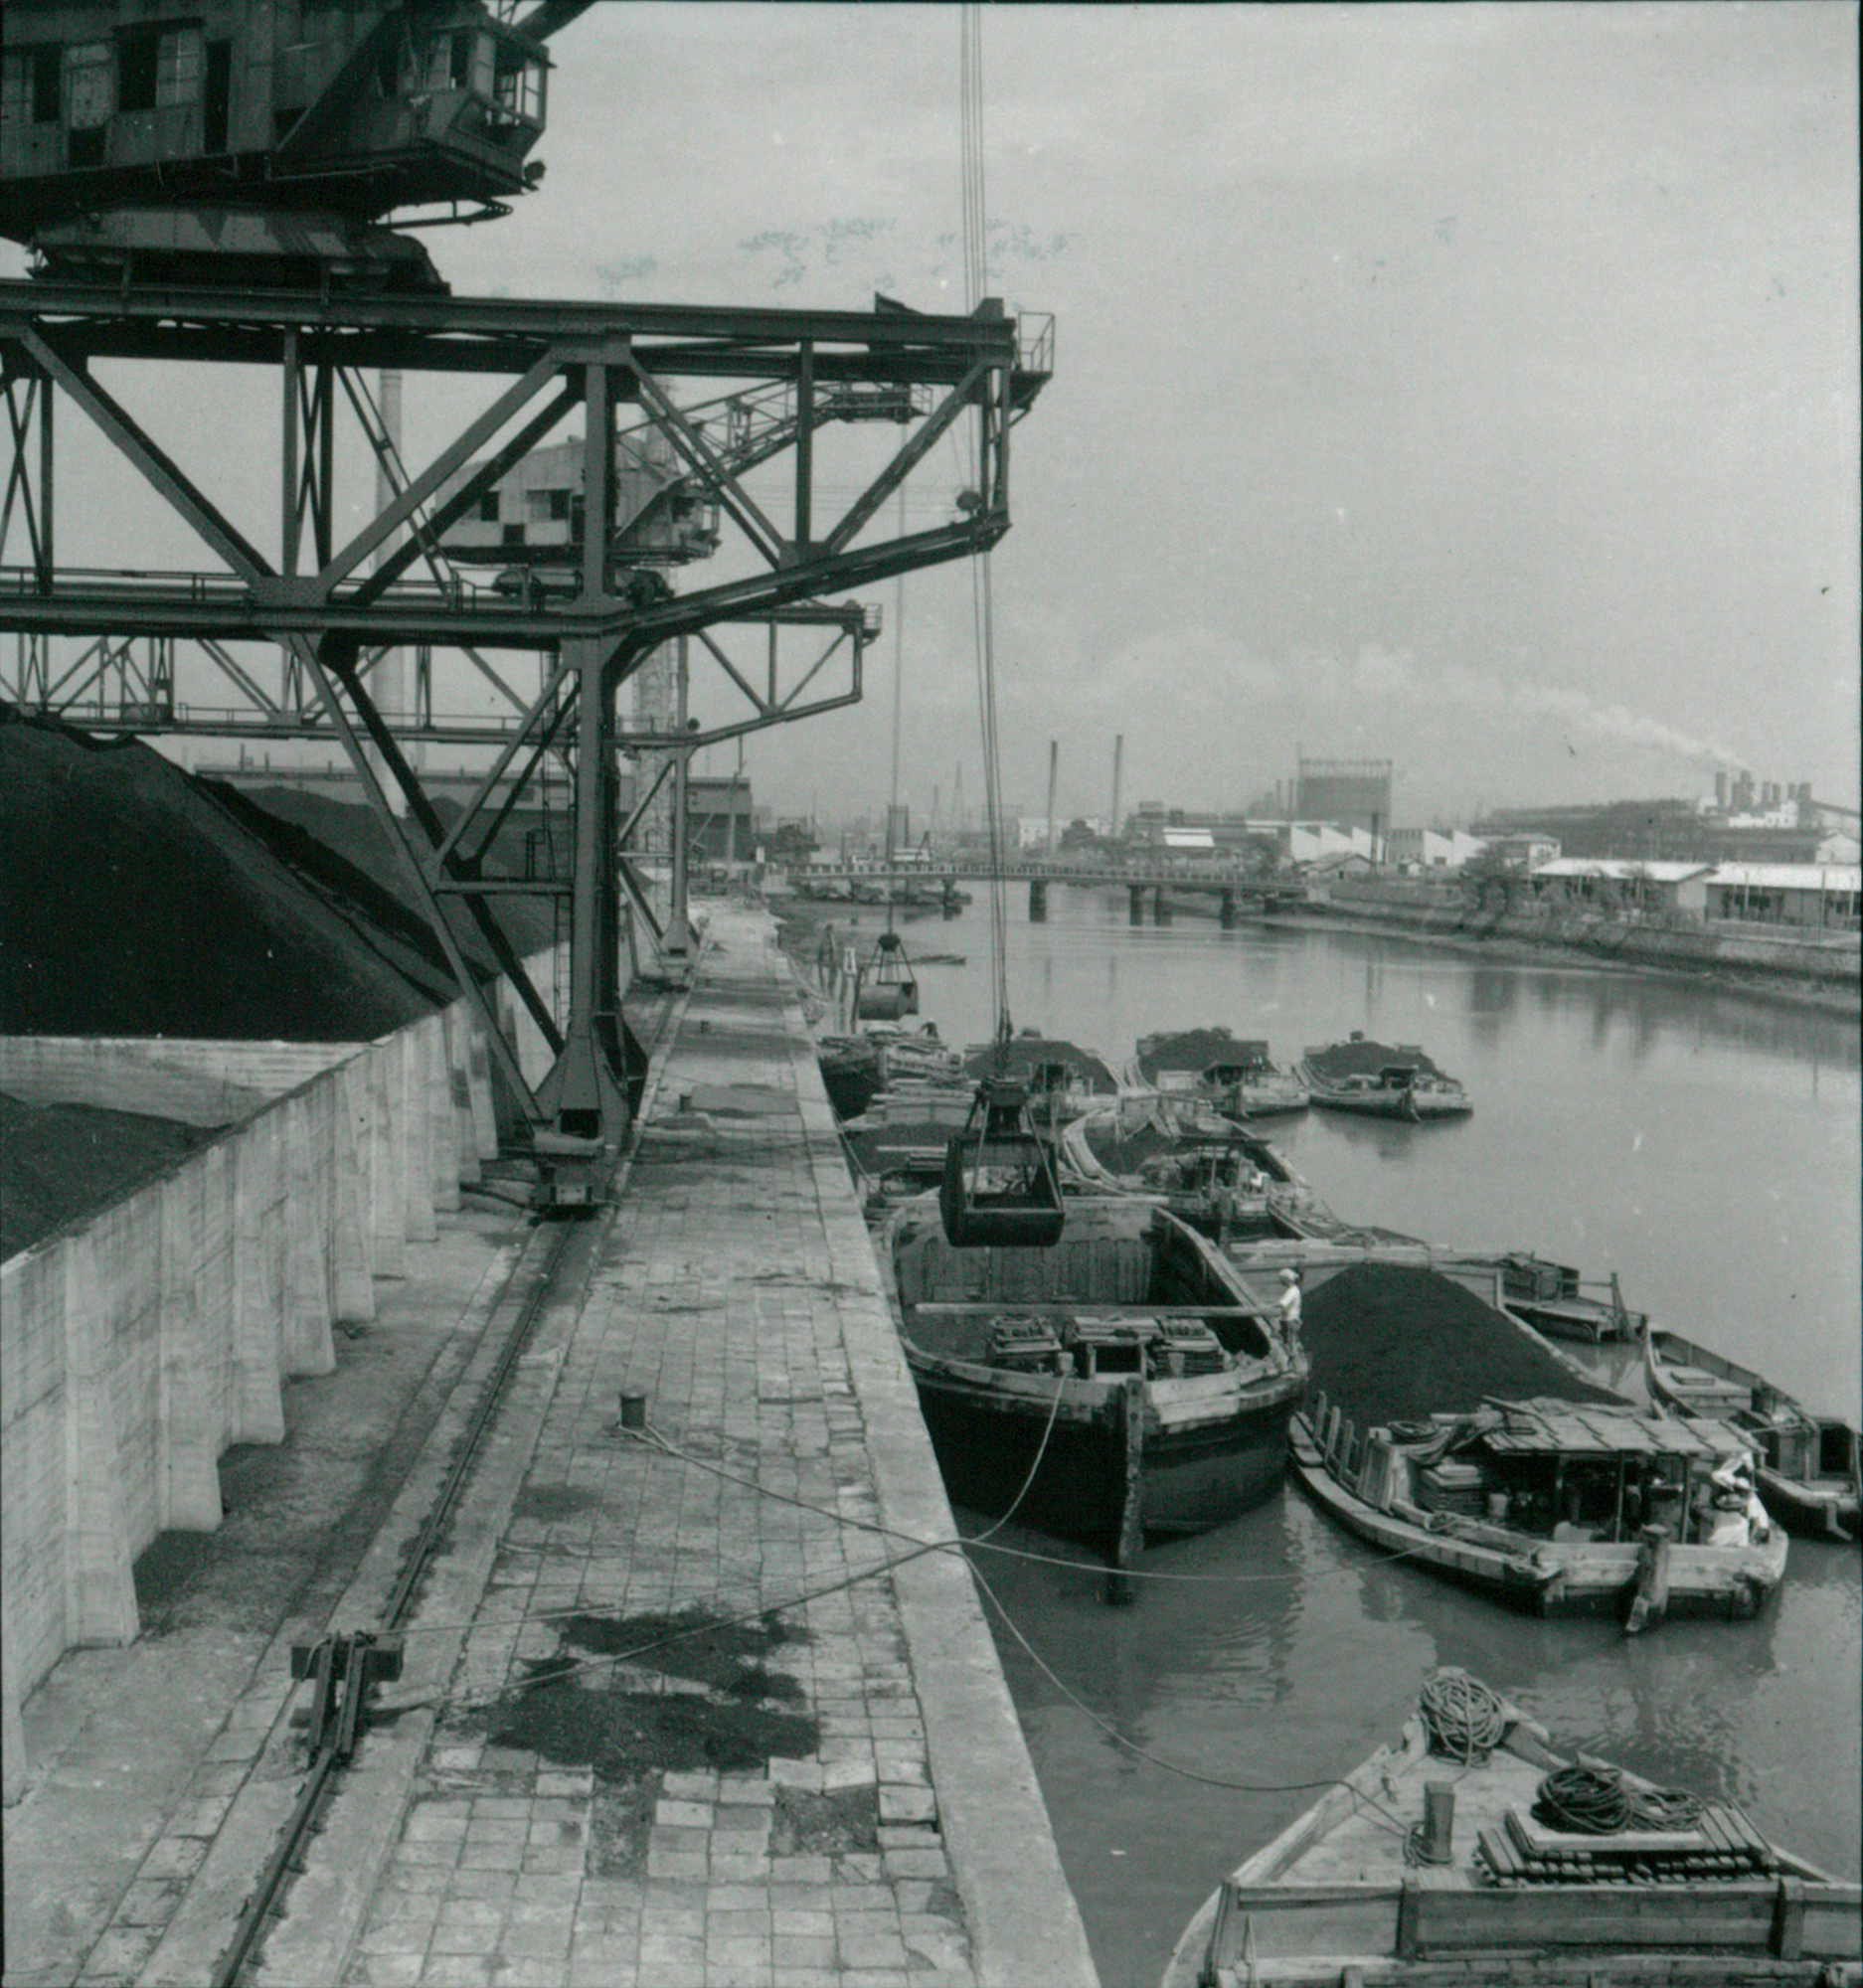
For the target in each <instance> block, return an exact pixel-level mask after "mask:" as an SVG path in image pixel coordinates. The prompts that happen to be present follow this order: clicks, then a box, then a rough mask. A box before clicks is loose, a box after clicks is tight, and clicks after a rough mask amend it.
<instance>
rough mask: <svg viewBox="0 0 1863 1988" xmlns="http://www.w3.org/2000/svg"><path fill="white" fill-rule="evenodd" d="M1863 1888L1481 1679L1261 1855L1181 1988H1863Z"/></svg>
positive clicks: (1445, 1686) (1233, 1889) (1447, 1679)
mask: <svg viewBox="0 0 1863 1988" xmlns="http://www.w3.org/2000/svg"><path fill="white" fill-rule="evenodd" d="M1860 1906H1863V1888H1859V1887H1858V1886H1856V1885H1851V1884H1845V1883H1842V1882H1840V1881H1839V1880H1837V1879H1835V1878H1833V1877H1831V1876H1830V1875H1829V1873H1827V1872H1824V1871H1820V1870H1819V1869H1818V1868H1817V1867H1816V1866H1815V1865H1812V1864H1808V1863H1805V1862H1804V1861H1803V1860H1802V1859H1800V1858H1797V1857H1794V1856H1792V1855H1791V1854H1790V1853H1789V1852H1788V1851H1785V1850H1782V1849H1780V1848H1779V1847H1778V1845H1777V1844H1775V1843H1773V1842H1771V1841H1770V1840H1769V1839H1768V1838H1766V1837H1765V1836H1763V1835H1762V1834H1761V1832H1760V1831H1759V1830H1758V1829H1757V1828H1756V1827H1755V1826H1754V1824H1753V1822H1752V1821H1751V1820H1750V1819H1749V1818H1748V1816H1747V1815H1746V1814H1745V1813H1744V1812H1743V1811H1742V1810H1741V1809H1739V1808H1737V1807H1736V1806H1735V1805H1734V1804H1733V1803H1731V1802H1710V1801H1704V1800H1701V1799H1699V1798H1698V1797H1696V1796H1694V1795H1692V1794H1690V1793H1688V1792H1687V1791H1685V1790H1682V1789H1675V1788H1661V1787H1656V1786H1653V1785H1651V1783H1649V1782H1648V1781H1645V1780H1642V1779H1640V1778H1639V1777H1637V1776H1636V1775H1634V1774H1630V1773H1628V1772H1626V1771H1624V1770H1623V1769H1621V1768H1617V1767H1613V1766H1610V1765H1609V1763H1607V1762H1605V1761H1602V1760H1597V1759H1594V1758H1592V1757H1591V1756H1589V1755H1587V1754H1584V1753H1577V1752H1575V1753H1574V1754H1573V1755H1571V1756H1567V1755H1565V1754H1563V1753H1561V1752H1559V1751H1556V1750H1555V1749H1554V1747H1553V1746H1552V1744H1551V1741H1550V1736H1549V1735H1548V1734H1547V1732H1546V1730H1545V1728H1544V1727H1541V1726H1539V1725H1536V1724H1535V1723H1534V1722H1533V1721H1531V1720H1529V1719H1528V1718H1527V1717H1526V1716H1525V1715H1524V1714H1523V1713H1522V1712H1521V1711H1520V1709H1519V1708H1518V1707H1516V1706H1514V1705H1512V1704H1510V1703H1509V1702H1508V1701H1507V1700H1506V1699H1504V1698H1502V1697H1501V1696H1500V1695H1499V1694H1498V1693H1496V1692H1494V1691H1491V1690H1490V1689H1489V1688H1488V1687H1487V1686H1486V1685H1484V1684H1482V1683H1481V1681H1480V1680H1479V1679H1478V1678H1473V1677H1470V1676H1469V1675H1468V1673H1467V1672H1465V1671H1460V1670H1456V1669H1453V1668H1444V1669H1442V1670H1440V1671H1438V1672H1437V1673H1435V1674H1434V1675H1433V1676H1432V1677H1431V1678H1429V1679H1428V1680H1426V1682H1425V1684H1424V1687H1423V1691H1422V1693H1421V1694H1420V1699H1419V1706H1418V1710H1417V1712H1416V1713H1415V1714H1413V1715H1412V1717H1411V1718H1410V1719H1409V1720H1407V1721H1406V1722H1405V1726H1404V1730H1403V1732H1402V1734H1401V1735H1400V1737H1399V1738H1398V1739H1397V1740H1394V1741H1391V1742H1389V1743H1387V1744H1385V1745H1383V1746H1380V1747H1379V1748H1378V1749H1377V1750H1376V1751H1375V1752H1374V1753H1373V1754H1372V1755H1371V1756H1370V1757H1369V1758H1368V1759H1366V1760H1365V1761H1363V1762H1362V1763H1361V1764H1360V1765H1359V1766H1357V1767H1356V1768H1354V1769H1353V1770H1352V1771H1351V1773H1349V1774H1348V1775H1347V1776H1346V1778H1345V1779H1344V1780H1342V1781H1335V1782H1333V1783H1332V1784H1331V1785H1330V1786H1328V1788H1327V1790H1326V1792H1325V1793H1324V1794H1323V1795H1322V1796H1321V1797H1320V1798H1319V1800H1318V1801H1316V1802H1315V1803H1314V1804H1313V1805H1312V1807H1311V1808H1309V1809H1307V1810H1306V1812H1305V1813H1304V1814H1303V1815H1301V1816H1299V1817H1297V1818H1296V1819H1295V1820H1294V1821H1293V1822H1291V1823H1290V1824H1289V1825H1288V1826H1287V1827H1286V1828H1285V1829H1283V1830H1282V1831H1281V1833H1280V1834H1279V1835H1278V1836H1277V1837H1275V1838H1274V1840H1273V1841H1272V1842H1271V1843H1270V1844H1268V1845H1267V1846H1266V1847H1265V1848H1263V1849H1261V1850H1259V1851H1257V1852H1256V1854H1255V1855H1254V1856H1253V1857H1251V1858H1249V1860H1248V1861H1247V1862H1246V1863H1244V1864H1243V1865H1241V1866H1240V1867H1239V1868H1238V1869H1237V1870H1235V1871H1234V1872H1232V1873H1231V1874H1230V1876H1228V1877H1227V1878H1225V1879H1224V1880H1223V1882H1222V1884H1221V1885H1220V1886H1218V1888H1217V1889H1216V1891H1215V1892H1214V1893H1213V1894H1212V1895H1211V1896H1210V1898H1209V1899H1208V1900H1206V1901H1205V1903H1204V1904H1203V1905H1202V1906H1201V1907H1200V1908H1199V1910H1198V1911H1197V1912H1196V1914H1195V1915H1194V1916H1193V1917H1192V1919H1191V1921H1190V1924H1189V1925H1188V1926H1187V1927H1186V1928H1185V1929H1184V1932H1183V1935H1182V1937H1181V1938H1180V1939H1179V1940H1178V1942H1177V1946H1176V1948H1175V1950H1174V1951H1173V1952H1172V1955H1171V1958H1170V1962H1169V1964H1168V1965H1167V1966H1166V1968H1165V1970H1164V1978H1163V1983H1162V1988H1318V1984H1320V1983H1328V1984H1331V1983H1337V1982H1362V1983H1367V1984H1369V1983H1374V1982H1378V1983H1389V1984H1402V1983H1410V1984H1415V1985H1416V1988H1425V1984H1430V1988H1446V1984H1449V1983H1455V1984H1459V1988H1481V1984H1494V1988H1500V1984H1509V1983H1519V1984H1525V1983H1529V1982H1530V1983H1532V1984H1534V1988H1591V1984H1593V1983H1597V1982H1604V1981H1612V1982H1642V1983H1646V1984H1654V1983H1657V1982H1664V1983H1673V1982H1695V1983H1706V1982H1717V1983H1728V1984H1731V1983H1736V1982H1739V1983H1749V1982H1752V1983H1757V1982H1762V1981H1764V1982H1768V1983H1776V1984H1779V1988H1785V1985H1786V1984H1793V1983H1796V1984H1801V1988H1814V1984H1818V1988H1821V1984H1825V1983H1830V1982H1837V1981H1843V1982H1854V1981H1855V1980H1856V1979H1857V1960H1858V1956H1859V1952H1860V1951H1863V1948H1860V1946H1859V1938H1858V1934H1859V1927H1863V1911H1860V1910H1859V1907H1860Z"/></svg>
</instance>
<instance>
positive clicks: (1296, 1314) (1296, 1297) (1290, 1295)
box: [1276, 1270, 1300, 1346]
mask: <svg viewBox="0 0 1863 1988" xmlns="http://www.w3.org/2000/svg"><path fill="white" fill-rule="evenodd" d="M1276 1309H1277V1310H1278V1311H1279V1313H1280V1325H1281V1330H1282V1331H1283V1332H1284V1333H1285V1334H1286V1335H1287V1343H1288V1344H1289V1345H1290V1346H1291V1345H1292V1344H1293V1343H1294V1342H1295V1341H1297V1340H1298V1339H1299V1337H1300V1273H1299V1271H1298V1270H1283V1271H1281V1273H1280V1299H1279V1302H1278V1305H1277V1307H1276Z"/></svg>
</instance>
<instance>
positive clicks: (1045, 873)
mask: <svg viewBox="0 0 1863 1988" xmlns="http://www.w3.org/2000/svg"><path fill="white" fill-rule="evenodd" d="M789 878H790V883H791V885H792V887H793V888H794V889H795V890H797V891H798V892H800V893H803V894H806V893H807V892H809V891H811V890H817V889H819V888H820V887H822V886H824V885H832V886H843V885H845V886H846V887H847V888H848V889H849V890H850V891H873V892H876V893H879V894H881V896H882V898H883V899H884V898H885V897H887V896H890V895H892V894H893V893H895V892H897V891H900V890H902V889H907V888H917V889H919V890H936V891H938V892H939V893H940V894H941V895H942V897H943V899H944V901H945V904H946V906H947V907H954V905H955V903H956V892H957V889H958V887H959V885H960V884H966V883H973V882H975V883H989V882H991V881H994V880H1001V881H1002V882H1004V883H1023V882H1026V883H1027V885H1028V889H1029V918H1030V921H1031V922H1032V923H1035V924H1040V923H1041V922H1042V921H1043V920H1044V919H1046V917H1047V916H1048V893H1049V890H1050V889H1051V888H1052V887H1053V886H1055V885H1057V884H1060V885H1071V886H1074V887H1075V888H1077V889H1084V890H1095V891H1108V890H1116V889H1118V888H1120V887H1123V888H1124V890H1125V892H1126V893H1127V899H1128V902H1129V904H1130V907H1131V921H1132V923H1133V924H1135V925H1138V924H1143V923H1144V921H1145V907H1146V901H1147V899H1149V901H1150V906H1151V915H1152V920H1153V922H1154V923H1157V924H1168V923H1169V922H1170V919H1171V911H1172V901H1173V899H1174V898H1175V897H1177V896H1179V895H1181V894H1185V893H1196V894H1200V895H1207V896H1210V897H1213V898H1214V899H1215V900H1216V902H1217V916H1218V918H1219V920H1220V921H1221V922H1222V923H1223V924H1225V925H1233V924H1235V923H1236V922H1237V921H1238V919H1240V918H1241V916H1242V915H1243V913H1244V911H1254V912H1258V913H1259V912H1262V911H1278V910H1284V909H1287V908H1290V907H1292V906H1295V905H1302V904H1304V903H1305V902H1306V898H1307V892H1306V887H1305V885H1304V884H1303V883H1301V882H1299V881H1298V880H1295V879H1289V878H1286V877H1280V876H1271V875H1264V874H1263V872H1261V871H1260V870H1250V869H1245V868H1243V867H1242V866H1240V865H1220V866H1219V865H1199V866H1197V867H1195V868H1190V867H1186V866H1185V865H1183V864H1181V863H1168V862H1162V861H1158V862H1146V861H1143V860H1140V861H1137V862H1130V863H1117V864H1107V863H1069V862H1066V861H1056V860H1055V859H1054V858H1052V857H1041V858H1035V859H1016V858H1011V859H1008V860H1006V861H1003V862H1000V863H990V862H988V861H984V860H978V859H975V858H970V857H930V858H925V859H920V858H916V857H915V858H914V859H913V860H911V861H900V860H897V859H896V860H894V861H893V862H890V863H889V862H887V861H885V860H884V859H880V860H853V861H849V862H844V863H831V864H818V863H817V864H810V865H808V866H807V868H805V869H799V870H792V871H790V873H789Z"/></svg>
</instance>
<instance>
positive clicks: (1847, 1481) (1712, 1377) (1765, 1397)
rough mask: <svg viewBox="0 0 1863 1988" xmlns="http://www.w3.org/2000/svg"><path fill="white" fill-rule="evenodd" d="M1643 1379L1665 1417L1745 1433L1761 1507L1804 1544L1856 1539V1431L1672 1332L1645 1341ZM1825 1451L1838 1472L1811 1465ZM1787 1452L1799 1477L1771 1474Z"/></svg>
mask: <svg viewBox="0 0 1863 1988" xmlns="http://www.w3.org/2000/svg"><path fill="white" fill-rule="evenodd" d="M1643 1374H1644V1380H1645V1382H1646V1384H1647V1386H1648V1389H1649V1394H1650V1399H1651V1400H1652V1401H1656V1402H1659V1403H1661V1405H1662V1406H1663V1407H1664V1408H1668V1409H1669V1410H1670V1411H1671V1412H1673V1413H1675V1414H1679V1415H1701V1414H1710V1415H1720V1416H1725V1417H1726V1418H1728V1419H1729V1420H1730V1421H1732V1422H1733V1423H1734V1424H1735V1425H1736V1426H1737V1427H1741V1428H1743V1429H1745V1430H1746V1431H1748V1432H1749V1434H1750V1436H1751V1439H1752V1440H1753V1442H1754V1445H1755V1447H1756V1449H1757V1451H1758V1456H1757V1459H1756V1462H1755V1466H1754V1477H1755V1479H1756V1480H1757V1482H1758V1484H1759V1488H1760V1497H1761V1502H1762V1503H1763V1504H1764V1505H1765V1506H1766V1508H1767V1510H1768V1511H1769V1512H1770V1513H1771V1514H1772V1515H1773V1517H1774V1518H1776V1519H1777V1520H1778V1522H1779V1524H1780V1525H1781V1526H1783V1527H1785V1528H1786V1529H1787V1530H1788V1531H1790V1532H1793V1533H1796V1534H1798V1535H1799V1536H1800V1537H1801V1538H1804V1539H1821V1540H1863V1457H1860V1455H1859V1444H1858V1437H1857V1432H1856V1430H1855V1429H1853V1428H1851V1427H1850V1426H1849V1425H1848V1424H1846V1423H1844V1422H1841V1421H1838V1420H1837V1419H1836V1418H1835V1417H1834V1416H1829V1415H1816V1414H1813V1413H1812V1412H1811V1411H1810V1410H1809V1409H1808V1408H1803V1407H1802V1406H1801V1405H1800V1404H1798V1403H1797V1402H1794V1401H1792V1400H1791V1399H1790V1397H1788V1396H1785V1395H1781V1394H1780V1393H1779V1392H1778V1390H1777V1389H1776V1388H1774V1387H1773V1386H1772V1385H1771V1384H1770V1383H1769V1382H1767V1381H1766V1380H1764V1379H1763V1378H1762V1377H1761V1376H1760V1375H1758V1374H1756V1373H1754V1372H1753V1370H1752V1369H1751V1368H1747V1367H1742V1366H1739V1365H1737V1364H1736V1363H1735V1362H1734V1361H1732V1360H1729V1359H1726V1358H1725V1357H1723V1356H1722V1355H1721V1354H1718V1353H1712V1352H1710V1351H1709V1350H1708V1349H1707V1348H1706V1347H1703V1346H1697V1345H1696V1344H1695V1343H1694V1342H1693V1341H1692V1340H1688V1339H1684V1338H1682V1337H1681V1335H1680V1334H1679V1333H1673V1332H1661V1331H1657V1332H1651V1333H1649V1334H1648V1335H1647V1336H1646V1338H1645V1339H1644V1342H1643ZM1826 1445H1831V1446H1833V1447H1834V1448H1835V1449H1836V1450H1837V1451H1838V1455H1837V1456H1836V1457H1834V1458H1833V1459H1831V1460H1832V1461H1835V1462H1837V1463H1839V1464H1840V1465H1842V1466H1843V1467H1841V1468H1839V1469H1835V1470H1831V1469H1826V1468H1823V1467H1821V1464H1820V1463H1817V1462H1813V1460H1812V1459H1813V1457H1815V1456H1817V1454H1818V1452H1820V1451H1821V1450H1822V1449H1823V1448H1824V1447H1825V1446H1826ZM1787 1451H1790V1452H1792V1453H1795V1454H1796V1456H1797V1457H1798V1459H1799V1461H1800V1463H1801V1465H1802V1471H1801V1473H1793V1472H1790V1471H1786V1470H1781V1469H1780V1468H1778V1460H1777V1459H1778V1456H1779V1455H1781V1454H1782V1453H1785V1452H1787Z"/></svg>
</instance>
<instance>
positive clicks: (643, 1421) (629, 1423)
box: [621, 1388, 647, 1429]
mask: <svg viewBox="0 0 1863 1988" xmlns="http://www.w3.org/2000/svg"><path fill="white" fill-rule="evenodd" d="M646 1425H647V1398H646V1395H645V1394H644V1393H643V1392H642V1391H641V1390H640V1389H638V1388H623V1389H622V1390H621V1426H622V1428H624V1429H641V1428H645V1427H646Z"/></svg>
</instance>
